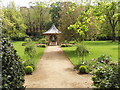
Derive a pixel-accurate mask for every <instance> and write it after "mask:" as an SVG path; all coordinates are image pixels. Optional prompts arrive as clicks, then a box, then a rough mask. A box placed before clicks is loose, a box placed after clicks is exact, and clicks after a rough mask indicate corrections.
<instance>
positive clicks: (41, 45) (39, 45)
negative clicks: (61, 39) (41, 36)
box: [37, 44, 46, 47]
mask: <svg viewBox="0 0 120 90" xmlns="http://www.w3.org/2000/svg"><path fill="white" fill-rule="evenodd" d="M37 47H46V45H45V44H38V45H37Z"/></svg>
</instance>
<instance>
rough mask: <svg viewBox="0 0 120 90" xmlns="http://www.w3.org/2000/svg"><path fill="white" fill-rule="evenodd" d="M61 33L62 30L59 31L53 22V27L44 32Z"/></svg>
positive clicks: (45, 33)
mask: <svg viewBox="0 0 120 90" xmlns="http://www.w3.org/2000/svg"><path fill="white" fill-rule="evenodd" d="M60 33H61V31H59V30H58V29H57V28H56V27H55V25H54V24H53V25H52V27H51V28H50V29H49V30H48V31H46V32H44V33H43V34H44V35H47V34H60Z"/></svg>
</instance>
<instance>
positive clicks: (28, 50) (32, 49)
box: [24, 42, 36, 58]
mask: <svg viewBox="0 0 120 90" xmlns="http://www.w3.org/2000/svg"><path fill="white" fill-rule="evenodd" d="M24 53H25V54H27V55H28V56H29V57H30V58H32V57H34V55H35V53H36V49H35V46H34V44H33V43H32V42H31V43H28V44H27V46H26V47H25V51H24Z"/></svg>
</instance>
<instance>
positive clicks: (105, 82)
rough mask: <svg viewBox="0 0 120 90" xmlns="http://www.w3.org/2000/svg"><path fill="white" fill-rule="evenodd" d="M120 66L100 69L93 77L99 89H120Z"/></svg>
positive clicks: (106, 66)
mask: <svg viewBox="0 0 120 90" xmlns="http://www.w3.org/2000/svg"><path fill="white" fill-rule="evenodd" d="M119 69H120V68H119V65H114V66H110V65H105V66H103V67H99V68H98V69H97V70H96V72H95V73H94V76H93V77H92V80H93V85H94V86H95V87H97V88H107V89H111V88H120V81H119V80H120V77H119V71H118V70H119Z"/></svg>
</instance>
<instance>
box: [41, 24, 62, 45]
mask: <svg viewBox="0 0 120 90" xmlns="http://www.w3.org/2000/svg"><path fill="white" fill-rule="evenodd" d="M60 34H61V31H59V30H58V29H57V28H56V27H55V25H54V24H53V25H52V27H51V28H50V29H49V30H48V31H46V32H44V33H43V35H46V36H47V39H48V45H52V46H54V45H59V40H60V38H59V35H60Z"/></svg>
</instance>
